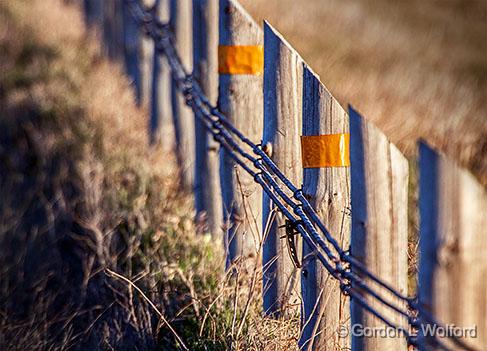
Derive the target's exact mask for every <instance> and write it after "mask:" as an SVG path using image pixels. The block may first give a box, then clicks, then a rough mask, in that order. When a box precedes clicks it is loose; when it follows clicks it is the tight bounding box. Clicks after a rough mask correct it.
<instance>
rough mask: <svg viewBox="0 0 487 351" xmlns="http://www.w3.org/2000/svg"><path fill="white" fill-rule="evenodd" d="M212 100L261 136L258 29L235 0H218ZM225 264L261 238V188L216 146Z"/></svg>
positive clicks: (254, 136) (251, 253)
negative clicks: (215, 97) (215, 78)
mask: <svg viewBox="0 0 487 351" xmlns="http://www.w3.org/2000/svg"><path fill="white" fill-rule="evenodd" d="M219 18H220V22H219V47H218V71H219V73H220V75H219V90H218V93H219V94H218V106H219V107H220V110H221V111H222V112H223V113H224V114H225V115H226V116H227V117H228V119H229V120H230V122H231V123H232V124H233V125H234V126H235V127H236V128H238V129H239V130H240V131H241V132H242V133H243V134H245V135H246V136H247V137H248V138H249V139H250V140H252V141H254V142H258V141H259V140H260V138H261V136H262V123H263V122H262V110H263V107H262V96H263V94H262V54H263V51H262V41H263V35H262V30H261V29H260V28H259V26H258V25H257V23H255V22H254V21H253V19H252V18H251V17H250V15H249V14H248V13H247V12H246V11H245V10H244V9H243V8H242V6H241V5H240V4H239V3H238V2H237V1H236V0H220V8H219ZM220 177H221V187H222V195H223V207H224V220H225V227H226V228H225V232H226V234H225V247H226V250H227V261H226V268H227V269H228V268H229V267H230V265H231V264H232V263H233V262H234V261H235V260H237V259H238V258H243V259H246V258H249V257H250V258H252V257H253V258H256V255H257V254H258V252H257V249H258V247H259V246H260V242H261V240H262V238H261V234H260V233H261V225H260V224H261V223H260V222H261V208H262V207H261V206H262V190H261V189H260V187H259V186H258V185H257V184H255V183H254V181H253V179H252V177H251V176H250V175H248V174H246V173H244V172H242V171H241V169H240V168H238V167H237V166H236V165H235V162H234V161H233V160H232V159H231V157H230V156H229V155H228V154H227V152H225V150H223V149H222V150H221V159H220Z"/></svg>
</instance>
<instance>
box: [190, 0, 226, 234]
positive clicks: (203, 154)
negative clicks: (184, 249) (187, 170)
mask: <svg viewBox="0 0 487 351" xmlns="http://www.w3.org/2000/svg"><path fill="white" fill-rule="evenodd" d="M218 1H219V0H193V47H194V51H193V52H194V59H193V67H194V70H193V75H194V77H195V79H196V80H197V81H198V82H199V83H200V85H201V88H202V89H203V92H204V93H205V94H206V96H207V97H208V99H209V100H210V102H211V104H212V105H213V106H215V105H216V103H217V97H218ZM195 126H196V129H195V137H196V159H195V162H196V169H195V207H196V213H197V218H198V220H199V221H200V222H202V224H203V227H205V230H208V231H209V232H210V233H211V234H212V235H213V238H214V240H216V242H223V240H222V238H223V237H222V225H223V212H222V195H221V188H220V177H219V163H220V162H219V149H220V147H219V145H218V143H217V142H216V141H215V140H213V137H212V136H211V135H210V134H209V133H208V132H207V131H206V128H205V127H204V124H203V123H202V122H201V120H200V119H198V118H196V121H195Z"/></svg>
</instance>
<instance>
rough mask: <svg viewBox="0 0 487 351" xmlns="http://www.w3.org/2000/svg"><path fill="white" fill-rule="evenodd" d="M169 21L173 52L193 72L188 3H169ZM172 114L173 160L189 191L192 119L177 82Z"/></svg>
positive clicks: (183, 0) (188, 0)
mask: <svg viewBox="0 0 487 351" xmlns="http://www.w3.org/2000/svg"><path fill="white" fill-rule="evenodd" d="M170 16H171V18H170V20H169V23H170V25H171V29H172V30H173V34H174V39H175V45H176V50H177V52H178V53H179V57H180V58H181V61H182V64H183V65H184V67H185V68H186V69H187V71H188V72H191V70H192V63H193V50H192V39H191V35H192V30H191V28H192V9H191V0H171V2H170ZM171 101H172V115H173V119H174V130H175V136H176V158H177V160H178V165H179V167H180V169H181V186H182V188H183V189H185V190H187V191H189V190H192V187H193V179H194V178H193V174H194V153H195V147H194V117H193V113H192V111H191V109H190V108H189V107H188V106H186V103H185V101H184V97H183V96H182V94H181V93H180V92H179V91H178V89H177V86H176V82H175V81H174V80H173V81H172V88H171Z"/></svg>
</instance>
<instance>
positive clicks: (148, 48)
mask: <svg viewBox="0 0 487 351" xmlns="http://www.w3.org/2000/svg"><path fill="white" fill-rule="evenodd" d="M157 1H158V0H142V1H141V2H142V4H144V6H145V7H146V8H150V9H153V10H155V9H156V6H157ZM190 16H191V15H190ZM139 55H140V59H139V61H140V89H141V99H140V104H142V105H143V106H147V107H149V105H150V102H151V91H152V78H153V72H152V69H153V58H154V42H153V40H152V38H150V37H149V36H147V35H141V38H140V44H139Z"/></svg>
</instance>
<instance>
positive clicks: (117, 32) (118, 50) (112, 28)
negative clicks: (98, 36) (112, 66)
mask: <svg viewBox="0 0 487 351" xmlns="http://www.w3.org/2000/svg"><path fill="white" fill-rule="evenodd" d="M103 42H104V47H105V52H106V53H107V55H108V57H109V58H110V59H111V60H121V59H122V58H123V51H124V49H123V47H124V39H123V8H122V2H121V1H116V0H104V1H103Z"/></svg>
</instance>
